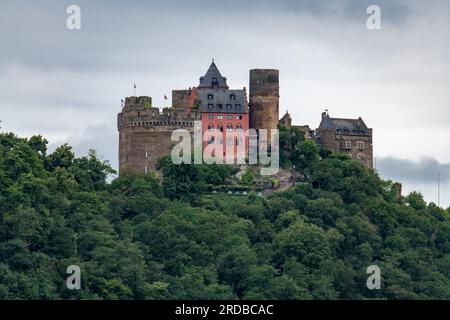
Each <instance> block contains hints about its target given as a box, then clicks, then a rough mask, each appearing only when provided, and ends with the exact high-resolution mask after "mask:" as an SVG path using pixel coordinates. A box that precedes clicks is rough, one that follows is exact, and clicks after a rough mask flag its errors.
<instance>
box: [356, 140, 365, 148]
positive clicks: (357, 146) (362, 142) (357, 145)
mask: <svg viewBox="0 0 450 320" xmlns="http://www.w3.org/2000/svg"><path fill="white" fill-rule="evenodd" d="M356 148H358V150H364V148H365V143H364V141H358V142H356Z"/></svg>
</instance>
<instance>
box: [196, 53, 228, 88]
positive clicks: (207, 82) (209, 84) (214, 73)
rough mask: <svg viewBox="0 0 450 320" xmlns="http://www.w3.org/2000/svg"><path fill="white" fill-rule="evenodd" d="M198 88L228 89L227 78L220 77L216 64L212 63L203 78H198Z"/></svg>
mask: <svg viewBox="0 0 450 320" xmlns="http://www.w3.org/2000/svg"><path fill="white" fill-rule="evenodd" d="M198 88H199V89H201V88H222V89H228V85H227V78H225V77H222V75H221V74H220V71H219V69H218V68H217V66H216V64H215V63H214V60H213V62H212V63H211V65H210V66H209V69H208V71H206V74H205V75H204V76H203V77H200V84H199V85H198Z"/></svg>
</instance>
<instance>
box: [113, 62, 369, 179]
mask: <svg viewBox="0 0 450 320" xmlns="http://www.w3.org/2000/svg"><path fill="white" fill-rule="evenodd" d="M279 98H280V96H279V71H278V70H274V69H253V70H250V87H249V99H247V90H246V88H245V87H244V88H242V89H230V88H229V87H228V85H227V79H226V78H225V77H223V76H222V74H221V73H220V71H219V69H218V68H217V66H216V64H215V63H214V60H213V62H212V63H211V65H210V67H209V68H208V70H207V72H206V74H205V75H204V76H202V77H200V81H199V84H198V86H196V87H191V88H189V89H183V90H173V91H172V107H170V108H163V109H162V111H160V109H159V108H155V107H153V106H152V99H151V97H147V96H141V97H135V96H133V97H128V98H126V99H125V101H124V103H123V106H122V112H120V113H119V114H118V118H117V127H118V131H119V173H120V174H121V175H122V174H124V173H126V172H127V171H136V172H142V173H147V172H148V171H150V170H154V169H155V165H156V161H157V160H158V159H159V158H160V157H162V156H164V155H169V154H170V153H171V150H172V146H173V143H172V141H171V135H172V132H173V131H174V130H176V129H186V130H188V131H189V132H191V133H193V131H194V124H195V122H196V121H201V124H202V133H204V132H205V131H206V130H209V129H216V130H218V131H217V132H219V134H218V135H215V136H211V137H208V139H207V141H205V142H204V144H203V147H205V146H206V145H208V144H213V143H219V144H223V145H224V149H227V148H233V149H235V148H237V147H239V145H242V144H244V145H245V144H246V143H248V142H247V141H245V139H244V140H240V139H238V138H236V139H230V138H228V137H227V135H226V133H227V131H233V130H236V131H238V132H239V131H245V130H247V129H249V128H252V129H256V130H259V129H268V130H270V129H277V127H278V125H279V124H281V125H283V126H284V127H286V128H291V127H293V125H292V119H291V117H290V115H289V113H286V114H285V115H284V117H283V118H282V119H281V120H279ZM297 127H298V128H300V129H301V130H302V131H304V132H305V135H306V137H307V138H308V139H314V140H315V141H316V142H317V143H318V144H320V145H321V146H322V147H323V148H325V149H328V150H330V151H332V152H344V153H346V154H349V155H351V156H352V158H353V159H355V160H358V161H361V162H362V163H363V164H364V165H366V166H367V167H369V168H372V167H373V146H372V129H369V128H368V127H367V126H366V124H365V123H364V121H363V120H362V119H361V118H358V119H338V118H331V117H330V116H329V115H328V113H323V114H322V121H321V123H320V125H319V128H317V129H316V130H311V129H310V127H309V126H297Z"/></svg>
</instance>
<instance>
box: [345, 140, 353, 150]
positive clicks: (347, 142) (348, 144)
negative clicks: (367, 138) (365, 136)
mask: <svg viewBox="0 0 450 320" xmlns="http://www.w3.org/2000/svg"><path fill="white" fill-rule="evenodd" d="M351 148H352V142H351V141H345V149H351Z"/></svg>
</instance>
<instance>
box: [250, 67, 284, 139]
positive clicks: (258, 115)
mask: <svg viewBox="0 0 450 320" xmlns="http://www.w3.org/2000/svg"><path fill="white" fill-rule="evenodd" d="M279 100H280V83H279V71H278V70H275V69H253V70H250V128H253V129H268V130H270V129H276V128H277V127H278V120H279ZM269 133H270V131H269Z"/></svg>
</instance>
